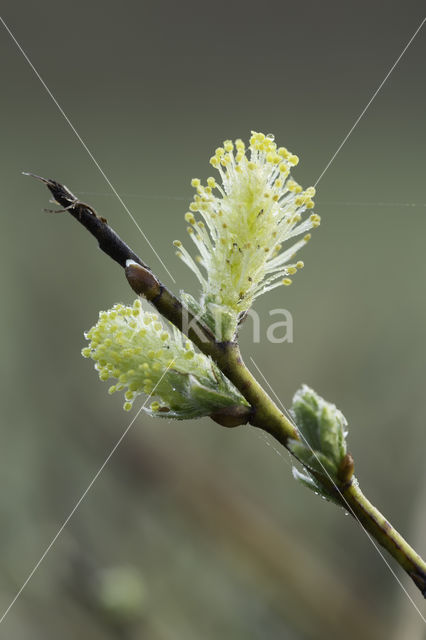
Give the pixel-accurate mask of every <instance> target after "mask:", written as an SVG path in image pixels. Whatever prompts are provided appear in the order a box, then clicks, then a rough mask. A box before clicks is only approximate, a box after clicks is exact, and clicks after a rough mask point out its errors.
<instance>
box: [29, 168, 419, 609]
mask: <svg viewBox="0 0 426 640" xmlns="http://www.w3.org/2000/svg"><path fill="white" fill-rule="evenodd" d="M27 175H33V176H34V174H27ZM34 177H35V178H37V179H39V180H41V181H42V182H43V183H44V184H45V185H46V186H47V188H48V189H49V191H50V192H51V194H52V196H53V198H54V199H55V201H56V202H58V203H59V205H60V206H61V207H63V209H62V211H67V212H68V213H69V214H70V215H71V216H73V217H74V218H75V219H76V220H77V221H78V222H79V223H80V224H82V225H83V226H84V227H85V228H86V229H87V230H88V231H89V232H90V233H91V234H92V235H93V236H94V237H95V238H96V240H97V241H98V244H99V247H100V248H101V249H102V251H104V252H105V253H106V254H107V255H108V256H109V257H110V258H112V259H113V260H115V261H116V262H118V264H119V265H120V266H121V267H123V269H124V271H125V275H126V278H127V281H128V282H129V284H130V286H131V287H132V289H133V290H134V291H135V292H136V293H137V294H138V295H142V296H144V297H145V298H146V299H147V300H148V301H149V302H150V303H151V304H152V305H153V306H154V307H155V308H156V309H157V310H158V312H159V313H160V314H161V315H162V316H163V317H164V318H166V319H167V320H169V321H170V322H171V323H172V324H173V325H175V326H176V327H177V328H178V329H180V330H181V331H182V332H183V333H184V334H185V335H186V336H188V338H189V339H190V340H192V341H193V342H194V343H195V344H196V345H197V346H198V347H199V349H200V350H201V351H202V352H203V353H205V354H206V355H209V356H211V358H212V359H213V360H214V361H215V362H216V364H217V365H218V367H219V368H220V369H221V371H222V372H223V373H224V374H225V375H226V376H227V378H228V379H229V380H230V381H231V382H232V383H233V384H234V385H235V386H236V387H237V389H238V390H239V391H240V393H241V394H242V395H243V396H244V398H245V399H246V400H247V402H248V403H249V404H250V406H251V409H250V412H249V413H248V415H247V416H245V418H244V421H243V422H246V421H248V422H249V423H250V424H252V425H253V426H256V427H259V428H260V429H262V430H264V431H266V432H268V433H270V434H271V435H273V436H274V438H276V439H277V440H278V442H280V443H281V444H282V445H283V446H284V447H287V445H288V441H289V439H290V438H291V439H295V440H299V439H300V435H299V432H298V430H297V429H296V427H295V426H294V425H293V424H292V422H291V421H290V420H289V419H288V418H287V417H286V416H285V415H284V414H283V413H282V411H280V409H279V408H278V407H277V405H276V404H275V403H274V402H273V400H272V399H271V398H270V397H269V396H268V394H267V393H266V392H265V390H264V389H263V388H262V386H261V385H260V384H259V383H258V382H257V380H256V379H255V378H254V376H253V375H252V374H251V373H250V371H249V370H248V369H247V367H246V366H245V364H244V362H243V360H242V357H241V353H240V350H239V346H238V343H237V342H217V341H216V340H215V336H214V335H213V333H212V332H211V331H210V329H209V328H208V327H206V326H205V325H204V324H203V323H202V322H201V321H200V319H199V318H197V317H196V316H194V315H193V314H192V313H191V312H190V311H189V310H188V309H187V308H186V307H185V305H184V304H182V302H181V301H180V300H179V299H178V298H177V297H176V296H175V295H174V294H173V293H172V292H171V291H169V289H167V287H165V286H164V285H163V284H162V283H161V282H160V281H159V280H158V278H157V277H156V276H155V275H154V274H153V273H152V271H151V269H150V268H149V267H148V266H147V265H146V264H145V263H144V262H143V261H142V260H141V259H140V258H139V256H137V255H136V254H135V253H134V252H133V251H132V249H130V247H129V246H128V245H127V244H126V243H125V242H123V240H121V238H120V237H119V236H118V235H117V233H116V232H115V231H114V230H113V229H112V228H111V227H110V226H109V225H108V222H107V220H106V219H105V218H102V217H100V216H98V214H97V213H96V211H95V210H94V209H93V208H92V207H91V206H90V205H87V204H85V203H83V202H80V201H79V200H78V198H76V197H75V196H74V195H73V194H72V193H71V191H70V190H69V189H68V188H67V187H65V186H64V185H62V184H60V183H59V182H56V181H55V180H47V179H45V178H41V177H40V176H34ZM246 418H247V419H246ZM217 421H218V422H220V420H217ZM243 422H238V420H237V422H236V423H235V424H242V423H243ZM220 424H225V423H223V422H220ZM225 426H235V425H234V424H232V421H231V422H230V423H229V424H225ZM345 464H346V467H345V466H343V467H342V469H341V470H340V474H338V478H339V485H338V486H337V485H335V484H334V483H333V482H332V481H331V482H330V480H331V479H330V478H326V477H321V482H322V483H323V484H326V485H329V486H328V488H329V491H330V492H331V493H333V494H334V496H335V498H336V499H337V500H338V501H339V502H340V504H341V505H342V506H343V507H344V508H345V509H347V510H348V511H349V512H350V513H351V515H352V516H353V517H354V518H355V519H356V520H357V521H358V522H359V523H361V525H362V526H363V527H364V528H365V529H366V531H367V532H368V533H369V534H370V535H371V536H373V537H374V538H375V539H376V540H377V542H379V544H380V545H382V546H383V547H384V548H386V549H387V550H388V551H389V553H390V554H391V555H392V556H393V557H394V558H395V560H396V561H397V562H398V564H399V565H400V566H401V567H402V568H403V569H404V570H405V571H406V572H407V573H408V575H410V577H411V578H412V580H413V581H414V583H415V584H416V586H417V587H418V588H419V589H420V591H421V592H422V594H423V596H424V597H426V563H425V562H424V561H423V560H422V558H421V557H420V556H419V555H418V554H417V553H416V551H415V550H414V549H413V548H412V547H411V546H410V545H409V544H408V542H406V540H404V538H403V537H402V536H401V535H400V534H399V533H398V532H397V531H396V530H395V529H394V528H393V527H392V525H391V524H390V523H389V522H388V521H387V520H386V518H385V517H384V516H383V515H382V514H381V513H380V512H379V511H378V510H377V509H376V508H375V507H374V506H373V505H372V504H371V503H370V502H369V501H368V500H367V498H366V497H365V496H364V495H363V494H362V493H361V491H360V489H359V487H358V486H357V485H356V484H355V483H354V482H353V481H352V479H351V478H352V472H353V460H352V457H351V456H350V454H348V455H347V456H346V457H345ZM320 475H321V474H320Z"/></svg>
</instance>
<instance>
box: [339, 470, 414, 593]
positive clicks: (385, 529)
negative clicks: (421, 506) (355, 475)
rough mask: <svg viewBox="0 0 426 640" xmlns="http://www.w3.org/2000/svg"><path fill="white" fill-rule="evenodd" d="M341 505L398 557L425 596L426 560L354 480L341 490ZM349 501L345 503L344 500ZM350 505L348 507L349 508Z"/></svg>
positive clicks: (397, 559) (398, 560)
mask: <svg viewBox="0 0 426 640" xmlns="http://www.w3.org/2000/svg"><path fill="white" fill-rule="evenodd" d="M342 494H343V497H344V500H342V505H343V506H344V507H345V508H346V509H347V510H348V511H349V512H351V513H352V515H353V516H354V517H355V518H356V519H357V520H358V521H359V522H360V523H361V525H362V526H363V527H364V528H365V529H366V530H367V531H368V533H369V534H371V535H372V536H373V538H375V539H376V540H377V542H378V543H379V544H381V545H382V547H384V548H385V549H387V551H389V553H390V554H391V555H392V556H393V557H394V558H395V560H396V561H397V562H398V564H399V565H400V566H401V567H402V568H403V569H404V570H405V571H406V572H407V573H408V575H409V576H410V578H412V580H413V581H414V583H415V584H416V586H417V587H418V588H419V589H420V591H421V592H422V594H423V596H424V597H425V598H426V563H425V562H424V560H423V559H422V558H421V557H420V556H419V554H418V553H416V552H415V550H414V549H413V548H412V547H410V545H409V544H408V542H407V541H406V540H404V538H403V537H402V536H401V535H400V534H399V533H398V531H396V529H394V528H393V527H392V525H391V524H390V523H389V522H388V521H387V520H386V518H385V517H384V516H383V515H382V514H381V513H380V511H379V510H378V509H376V507H375V506H373V505H372V504H371V502H370V501H369V500H367V498H366V497H365V496H364V494H363V493H362V491H361V489H360V488H359V487H358V485H357V484H356V483H355V482H354V483H352V484H351V485H350V486H349V487H347V488H346V489H343V491H342ZM345 501H346V504H345ZM348 507H349V508H348Z"/></svg>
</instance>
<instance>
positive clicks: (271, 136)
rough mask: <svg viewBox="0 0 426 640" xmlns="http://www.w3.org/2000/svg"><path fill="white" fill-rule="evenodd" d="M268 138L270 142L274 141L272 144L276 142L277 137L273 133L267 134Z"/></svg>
mask: <svg viewBox="0 0 426 640" xmlns="http://www.w3.org/2000/svg"><path fill="white" fill-rule="evenodd" d="M266 137H267V138H268V140H272V142H273V141H274V140H275V136H274V134H273V133H268V134H266Z"/></svg>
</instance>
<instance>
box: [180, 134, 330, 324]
mask: <svg viewBox="0 0 426 640" xmlns="http://www.w3.org/2000/svg"><path fill="white" fill-rule="evenodd" d="M298 161H299V159H298V157H297V156H295V155H294V154H292V153H291V152H290V151H288V150H287V149H286V148H285V147H277V145H276V143H275V141H274V136H273V135H272V134H268V135H265V134H263V133H256V132H254V131H253V132H252V136H251V138H250V144H249V147H248V149H246V146H245V144H244V142H243V141H242V140H235V142H233V141H231V140H225V141H224V143H223V146H222V147H219V148H218V149H216V151H215V153H214V155H213V156H212V158H211V159H210V164H211V165H212V166H213V167H214V168H215V169H217V170H218V172H219V174H220V183H219V182H217V181H216V180H215V178H213V177H210V178H208V179H207V183H206V184H205V185H202V184H201V181H200V180H199V179H193V180H192V183H191V184H192V186H193V187H194V188H195V191H196V193H195V196H194V200H193V202H192V203H191V204H190V206H189V211H188V212H187V213H186V214H185V220H186V221H187V222H188V223H189V227H188V232H189V235H190V237H191V239H192V240H193V242H194V243H195V245H196V247H197V250H198V254H199V255H198V256H196V257H195V259H194V258H193V257H192V256H191V254H190V253H189V252H188V251H187V250H186V249H185V247H184V246H183V245H182V243H181V242H180V241H175V246H176V247H177V254H178V256H179V257H180V258H181V259H182V260H183V261H184V262H185V263H186V264H187V265H188V266H189V267H190V268H191V269H192V271H193V272H194V273H195V274H196V276H197V278H198V280H199V281H200V283H201V286H202V294H203V297H202V301H201V302H202V305H204V306H205V307H206V306H207V305H208V304H209V303H213V304H216V305H221V306H222V307H223V308H224V309H225V310H226V312H227V313H230V314H233V315H234V316H236V315H238V314H240V313H241V312H244V311H247V309H249V307H250V306H251V305H252V303H253V300H254V299H255V298H256V297H257V296H259V295H261V294H262V293H265V292H266V291H270V290H271V289H274V288H275V287H278V286H280V285H287V286H288V285H289V284H291V282H292V280H291V278H289V276H290V275H294V274H295V273H296V272H297V270H298V269H300V268H301V267H303V263H302V262H301V261H295V259H294V256H295V254H296V252H297V251H298V250H299V249H301V248H302V247H303V246H304V245H305V244H306V243H307V242H308V241H309V239H310V234H309V233H307V232H308V231H309V230H310V229H312V228H314V227H317V226H318V225H319V224H320V217H319V216H318V215H317V214H315V213H313V211H312V209H313V206H314V202H313V200H312V198H313V196H314V195H315V189H314V187H309V188H308V189H305V190H303V189H302V187H301V186H300V185H299V184H298V183H297V182H295V180H293V179H292V178H291V176H290V170H291V168H292V167H294V166H295V165H297V163H298ZM297 236H301V238H300V239H299V240H297V241H296V242H293V243H292V242H291V241H292V240H293V238H295V237H297ZM289 241H290V245H289V247H288V248H285V247H284V248H283V243H285V242H289Z"/></svg>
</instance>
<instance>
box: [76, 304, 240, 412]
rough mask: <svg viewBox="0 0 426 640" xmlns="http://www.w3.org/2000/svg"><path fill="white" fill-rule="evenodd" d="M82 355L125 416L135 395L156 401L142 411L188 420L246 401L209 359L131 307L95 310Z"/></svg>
mask: <svg viewBox="0 0 426 640" xmlns="http://www.w3.org/2000/svg"><path fill="white" fill-rule="evenodd" d="M85 337H86V339H87V340H88V341H89V345H88V346H87V347H85V348H84V349H83V350H82V355H83V356H84V357H86V358H91V359H92V360H93V361H94V362H95V368H96V370H97V371H98V373H99V378H100V379H101V380H104V381H107V380H112V381H113V384H112V385H111V386H110V387H109V390H108V392H109V393H110V394H113V393H115V392H117V391H121V392H123V393H124V398H125V403H124V409H125V410H127V411H129V410H130V409H131V408H132V405H133V402H134V401H135V399H136V397H137V396H138V395H140V394H145V395H147V396H151V397H156V398H157V400H155V401H154V402H152V403H151V404H150V407H149V409H147V410H148V412H150V413H156V414H158V415H162V416H164V417H175V418H194V417H198V416H203V415H210V414H211V413H212V412H214V411H217V410H218V409H220V408H222V407H226V406H230V405H238V404H243V405H246V404H247V403H246V401H245V400H244V399H243V397H242V396H241V395H240V394H239V392H238V391H237V390H236V389H235V387H233V385H232V384H231V383H230V382H229V381H228V380H227V379H226V378H225V377H224V376H223V375H222V374H221V373H220V372H219V371H218V369H217V367H216V365H215V364H214V363H213V361H212V360H211V358H208V357H207V356H205V355H204V354H202V353H197V352H195V350H194V346H193V344H192V342H190V341H189V340H187V339H186V338H185V336H183V334H182V333H181V332H180V331H178V330H177V329H176V328H175V327H173V326H171V325H169V324H168V326H167V327H166V326H165V325H164V323H163V322H162V321H161V320H160V319H159V318H158V316H157V315H155V314H153V313H149V312H147V311H144V309H143V308H142V304H141V301H140V299H136V300H135V302H134V303H133V306H131V307H129V306H124V305H122V304H116V305H114V307H113V308H112V309H110V310H109V311H101V313H100V314H99V320H98V322H97V324H96V325H95V326H94V327H92V328H91V329H90V330H89V331H88V332H87V333H86V334H85Z"/></svg>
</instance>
